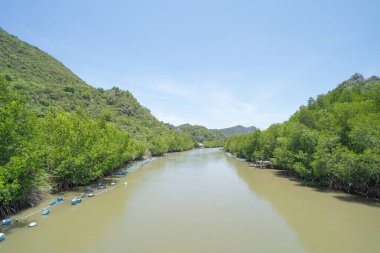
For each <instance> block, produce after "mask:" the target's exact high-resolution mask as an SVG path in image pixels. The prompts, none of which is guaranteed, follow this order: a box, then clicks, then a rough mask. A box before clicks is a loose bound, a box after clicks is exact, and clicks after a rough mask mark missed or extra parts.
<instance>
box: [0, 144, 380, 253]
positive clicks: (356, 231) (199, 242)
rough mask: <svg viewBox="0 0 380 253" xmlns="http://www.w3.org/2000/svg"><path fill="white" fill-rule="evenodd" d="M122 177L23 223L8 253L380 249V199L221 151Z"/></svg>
mask: <svg viewBox="0 0 380 253" xmlns="http://www.w3.org/2000/svg"><path fill="white" fill-rule="evenodd" d="M112 180H113V181H115V182H116V183H117V184H116V185H117V186H118V187H115V188H113V189H110V190H109V191H108V192H105V193H104V194H101V195H98V196H95V197H93V198H85V199H84V200H83V202H82V203H80V204H77V205H75V206H71V205H70V203H69V201H70V198H71V195H73V194H75V193H72V192H71V193H70V192H69V193H66V194H65V195H64V196H65V201H64V203H63V204H60V205H58V206H55V207H52V208H51V214H50V215H47V216H42V215H40V214H37V215H35V216H32V217H29V218H27V219H25V220H23V221H22V222H21V223H16V225H15V226H12V227H11V228H10V229H7V230H6V231H5V232H4V233H5V234H6V240H5V241H3V242H1V243H0V252H1V253H2V252H5V253H24V252H25V253H26V252H27V253H45V252H54V253H63V252H65V253H66V252H67V253H69V252H70V253H76V252H78V253H79V252H81V253H83V252H91V253H98V252H102V253H104V252H113V253H122V252H123V253H124V252H132V253H145V252H155V253H177V252H181V253H186V252H189V253H190V252H191V253H195V252H197V253H202V252H209V253H214V252H218V253H223V252H226V253H232V252H236V253H240V252H242V253H243V252H247V253H248V252H249V253H253V252H258V253H264V252H292V253H296V252H323V253H328V252H334V253H337V252H345V253H349V252H380V204H379V202H374V201H368V200H366V199H363V198H359V197H354V196H350V195H347V194H344V193H337V192H331V191H321V190H319V189H316V188H312V187H305V186H302V185H301V184H300V183H299V182H298V181H297V180H294V179H292V178H288V177H286V176H284V175H283V174H282V173H281V171H276V170H258V169H253V168H250V167H248V165H247V164H246V163H244V162H240V161H237V160H234V159H232V158H230V157H228V156H227V155H226V154H225V153H224V152H223V151H220V150H218V149H202V150H192V151H188V152H182V153H177V154H173V155H170V156H168V157H164V158H161V159H157V160H155V161H153V162H151V163H149V164H147V165H145V166H144V167H142V168H141V169H139V170H137V171H136V172H134V173H132V174H129V175H128V176H127V177H125V178H122V179H112ZM125 181H127V182H128V185H127V186H124V182H125ZM48 202H49V200H46V202H45V203H42V204H41V205H40V206H38V207H36V208H34V209H29V210H25V211H24V212H22V213H20V214H18V215H17V216H16V217H22V216H24V215H26V214H28V213H31V212H33V211H34V210H38V209H39V208H41V206H44V205H45V206H46V205H47V203H48ZM32 221H36V222H37V223H38V225H37V226H36V227H34V228H27V227H26V226H27V224H28V223H29V222H32Z"/></svg>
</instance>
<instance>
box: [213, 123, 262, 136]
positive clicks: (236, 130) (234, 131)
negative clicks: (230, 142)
mask: <svg viewBox="0 0 380 253" xmlns="http://www.w3.org/2000/svg"><path fill="white" fill-rule="evenodd" d="M256 129H257V128H256V127H254V126H251V127H244V126H241V125H237V126H234V127H228V128H222V129H218V130H219V131H220V132H221V133H222V134H223V135H224V136H226V137H230V136H234V135H241V134H249V133H251V132H253V131H255V130H256Z"/></svg>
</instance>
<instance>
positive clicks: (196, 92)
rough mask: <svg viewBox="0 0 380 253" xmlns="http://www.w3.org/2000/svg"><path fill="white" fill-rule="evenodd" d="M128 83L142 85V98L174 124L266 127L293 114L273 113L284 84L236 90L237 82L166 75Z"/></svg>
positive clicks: (157, 115)
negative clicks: (194, 80) (273, 103)
mask: <svg viewBox="0 0 380 253" xmlns="http://www.w3.org/2000/svg"><path fill="white" fill-rule="evenodd" d="M128 83H133V87H138V92H137V93H136V94H137V98H138V100H139V101H141V102H142V103H143V104H144V106H146V107H148V108H149V109H150V110H151V112H152V113H153V115H154V116H156V117H157V118H158V119H159V120H161V121H164V122H168V123H171V124H173V125H180V124H184V123H190V124H198V125H204V126H206V127H208V128H224V127H230V126H234V125H238V124H240V125H245V126H251V125H254V126H256V127H259V128H262V129H265V128H266V127H268V126H269V125H270V124H272V123H277V122H282V121H284V120H286V119H287V118H288V117H289V114H288V113H286V112H276V113H273V112H271V111H270V109H269V106H268V105H270V101H271V100H273V99H275V97H276V95H278V93H279V91H280V90H281V88H282V87H283V85H281V83H276V82H273V83H272V85H271V86H266V87H261V86H260V87H259V88H252V89H249V90H248V91H247V92H249V93H247V92H245V91H239V90H234V86H233V85H231V86H229V87H222V86H221V85H216V84H215V83H212V82H208V83H204V82H199V83H185V82H178V81H173V80H170V79H164V78H159V79H156V80H154V79H145V80H133V81H129V82H128ZM142 87H143V91H141V88H142ZM253 91H255V92H253ZM132 92H133V93H135V92H134V91H133V90H132Z"/></svg>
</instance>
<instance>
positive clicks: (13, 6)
mask: <svg viewBox="0 0 380 253" xmlns="http://www.w3.org/2000/svg"><path fill="white" fill-rule="evenodd" d="M0 7H1V15H0V26H1V27H3V28H4V29H5V30H7V31H8V32H10V33H12V34H14V35H16V36H18V37H19V38H20V39H22V40H25V41H27V42H29V43H31V44H33V45H35V46H37V47H39V48H40V49H42V50H44V51H46V52H48V53H50V54H51V55H53V56H54V57H56V58H58V59H59V60H60V61H61V62H63V63H64V64H65V65H66V66H67V67H69V68H70V69H71V70H72V71H73V72H74V73H76V74H77V75H78V76H79V77H81V78H82V79H83V80H85V81H86V82H87V83H89V84H91V85H93V86H95V87H103V88H110V87H112V86H118V87H121V88H122V89H125V90H130V91H131V92H132V93H133V94H134V95H135V96H136V98H137V99H138V100H139V101H140V102H141V103H142V104H143V105H144V106H146V107H148V108H149V109H150V110H151V112H152V113H153V114H154V115H155V116H156V117H157V118H158V119H160V120H162V121H165V122H169V123H172V124H175V125H177V124H181V123H186V122H188V123H191V124H201V125H205V126H207V127H210V128H222V127H229V126H233V125H237V124H242V125H245V126H249V125H255V126H258V127H260V128H262V129H265V128H266V127H268V126H269V125H270V124H272V123H276V122H282V121H284V120H286V119H288V118H289V116H290V115H291V114H292V113H294V112H295V111H296V110H297V109H298V107H299V106H300V105H301V104H305V103H306V101H307V99H308V98H309V97H315V96H316V95H318V94H321V93H326V92H327V91H329V90H331V89H333V88H334V87H335V86H336V85H337V84H338V83H340V82H342V81H343V80H345V79H347V78H349V77H350V76H351V75H352V74H353V73H354V72H360V73H362V74H363V75H364V76H366V77H368V76H370V75H380V57H379V56H380V19H379V13H380V1H376V0H373V1H371V0H363V1H352V0H345V1H343V0H342V1H332V0H329V1H327V0H321V1H317V0H315V1H311V0H310V1H306V0H304V1H302V0H298V1H296V0H288V1H285V0H283V1H253V0H251V1H248V0H247V1H244V0H231V1H224V0H212V1H207V0H192V1H179V0H163V1H159V0H156V1H153V0H152V1H146V0H139V1H136V0H135V1H121V0H107V1H105V0H104V1H96V0H64V1H54V0H44V1H38V0H36V1H29V0H28V1H26V0H25V1H18V0H2V1H1V4H0Z"/></svg>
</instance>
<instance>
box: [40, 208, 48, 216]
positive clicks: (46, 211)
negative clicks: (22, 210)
mask: <svg viewBox="0 0 380 253" xmlns="http://www.w3.org/2000/svg"><path fill="white" fill-rule="evenodd" d="M49 213H50V211H49V209H42V212H41V214H42V215H48V214H49Z"/></svg>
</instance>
